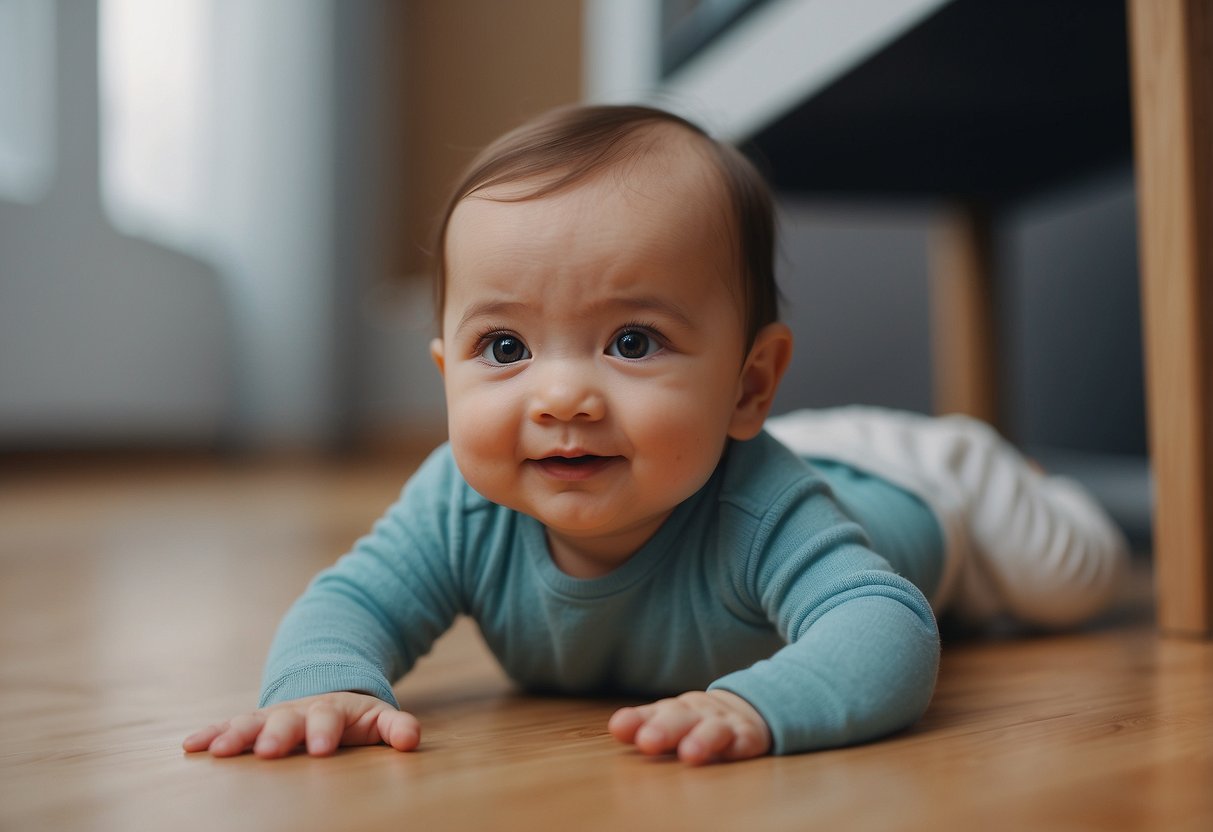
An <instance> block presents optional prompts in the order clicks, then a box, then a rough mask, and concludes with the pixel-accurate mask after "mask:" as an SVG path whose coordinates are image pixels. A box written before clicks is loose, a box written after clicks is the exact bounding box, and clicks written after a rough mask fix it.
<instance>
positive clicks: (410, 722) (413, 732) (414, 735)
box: [376, 708, 421, 751]
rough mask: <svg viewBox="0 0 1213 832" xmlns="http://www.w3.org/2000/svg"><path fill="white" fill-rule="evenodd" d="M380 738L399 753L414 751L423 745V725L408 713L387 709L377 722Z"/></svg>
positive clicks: (381, 713)
mask: <svg viewBox="0 0 1213 832" xmlns="http://www.w3.org/2000/svg"><path fill="white" fill-rule="evenodd" d="M376 727H377V728H378V729H379V737H380V739H382V740H383V742H385V743H387V744H388V745H390V746H391V747H392V748H394V749H396V750H397V751H412V750H413V749H414V748H416V747H417V746H418V745H420V744H421V723H420V722H418V721H417V718H416V717H414V716H413V715H412V714H410V713H407V712H406V711H397V710H395V709H394V708H385V709H384V710H382V711H381V712H380V713H379V718H378V720H377V721H376Z"/></svg>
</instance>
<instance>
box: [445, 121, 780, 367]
mask: <svg viewBox="0 0 1213 832" xmlns="http://www.w3.org/2000/svg"><path fill="white" fill-rule="evenodd" d="M688 153H690V154H694V155H695V156H696V157H698V161H700V162H701V163H702V166H703V169H702V175H703V176H704V181H703V183H702V184H703V185H704V192H703V194H702V198H703V199H705V200H707V201H715V202H717V206H716V209H717V210H718V211H719V212H720V214H719V224H718V225H717V226H716V230H717V231H718V232H719V233H720V235H721V237H722V239H723V241H724V242H725V243H726V244H727V245H729V246H730V260H731V265H732V266H733V271H732V276H733V277H734V279H735V280H736V281H737V282H736V290H737V292H738V303H739V309H740V310H741V311H743V313H744V315H745V322H746V335H747V346H748V345H749V344H752V343H753V339H754V336H755V335H757V334H758V331H759V330H760V329H762V328H763V327H764V326H766V325H767V324H769V323H773V322H774V321H776V320H778V317H779V308H778V305H779V291H778V289H777V287H776V285H775V267H774V249H775V223H774V212H773V208H772V201H771V193H770V190H769V188H768V186H767V183H766V180H765V179H764V178H763V176H762V174H761V173H759V172H758V170H757V169H756V168H755V167H754V165H753V164H752V163H751V162H750V160H749V159H747V158H746V157H745V156H743V155H742V154H741V153H740V152H739V151H738V150H737V149H736V148H735V147H733V146H732V145H729V144H725V143H723V142H719V141H716V140H715V139H713V138H711V137H710V136H708V135H707V133H705V132H704V131H703V130H701V129H700V128H699V127H698V126H696V125H695V124H693V123H691V122H689V121H687V120H685V119H683V118H680V117H679V116H676V115H674V114H672V113H668V112H666V111H664V110H658V109H655V108H652V107H644V106H609V105H608V106H586V107H564V108H559V109H556V110H551V111H548V112H547V113H544V114H543V115H540V116H539V117H537V118H535V119H533V120H531V121H529V122H527V123H525V124H523V125H521V126H520V127H517V128H515V129H514V130H511V131H510V132H508V133H506V134H505V135H503V136H501V137H500V138H498V139H497V140H496V141H494V142H493V143H492V144H490V145H488V146H487V147H486V148H484V150H482V151H481V152H480V153H479V154H478V155H477V156H476V158H475V159H473V160H472V162H471V164H470V165H469V166H468V168H467V170H466V171H465V172H464V175H463V178H462V179H461V180H460V181H459V183H458V185H457V186H456V187H455V188H454V190H453V191H452V193H451V196H450V199H449V200H448V202H447V205H446V211H445V213H444V215H443V217H442V221H441V224H440V226H439V231H438V235H437V237H438V240H437V245H436V246H435V256H436V269H435V283H434V296H435V304H436V307H437V310H438V319H439V321H440V322H441V320H442V316H443V312H444V307H445V302H446V282H447V256H446V247H447V228H448V227H449V225H450V221H451V215H452V214H453V213H454V211H455V208H456V207H458V205H459V203H461V202H462V201H463V200H465V199H467V198H468V197H471V196H474V195H480V196H482V197H483V196H485V195H486V192H489V191H493V192H494V196H492V197H489V198H492V199H503V198H504V199H510V200H526V199H538V198H540V197H542V196H545V195H547V194H550V193H555V192H557V191H560V190H563V189H565V188H570V187H573V186H575V185H577V184H579V183H581V182H583V181H585V180H587V179H590V178H592V177H594V176H596V175H606V174H607V172H608V171H614V172H615V173H616V174H617V175H619V176H621V177H622V176H623V175H626V174H627V173H628V172H629V169H630V168H633V167H635V168H639V167H643V166H644V165H645V163H646V162H650V163H656V164H657V165H658V166H660V162H661V157H662V156H667V157H668V155H677V154H688ZM658 175H660V171H659V172H658ZM503 186H510V187H509V188H503ZM700 207H702V206H700ZM690 219H691V216H690V211H689V210H688V220H690Z"/></svg>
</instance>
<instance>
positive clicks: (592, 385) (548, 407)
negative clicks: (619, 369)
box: [530, 362, 606, 422]
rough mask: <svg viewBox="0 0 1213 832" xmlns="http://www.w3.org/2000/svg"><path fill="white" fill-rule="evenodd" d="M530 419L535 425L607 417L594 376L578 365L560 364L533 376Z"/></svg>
mask: <svg viewBox="0 0 1213 832" xmlns="http://www.w3.org/2000/svg"><path fill="white" fill-rule="evenodd" d="M535 375H536V376H538V383H537V384H536V387H535V390H534V393H533V395H532V397H531V406H530V416H531V419H532V420H534V421H536V422H543V421H549V420H555V421H560V422H569V421H573V420H576V419H584V420H586V421H597V420H599V419H601V418H602V417H603V416H604V415H605V414H606V398H605V397H604V396H603V393H602V391H601V390H600V389H599V385H598V384H597V382H596V379H595V376H594V373H593V372H592V371H591V370H589V368H587V367H585V366H582V365H580V364H579V363H577V362H569V363H567V364H566V363H564V362H560V363H557V364H554V365H552V366H549V367H545V368H544V370H543V372H541V373H536V374H535Z"/></svg>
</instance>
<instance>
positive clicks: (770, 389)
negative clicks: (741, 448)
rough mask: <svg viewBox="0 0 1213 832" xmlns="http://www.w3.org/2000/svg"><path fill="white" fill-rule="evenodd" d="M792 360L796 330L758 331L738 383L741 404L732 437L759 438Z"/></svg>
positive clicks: (735, 411) (770, 327) (774, 328)
mask: <svg viewBox="0 0 1213 832" xmlns="http://www.w3.org/2000/svg"><path fill="white" fill-rule="evenodd" d="M791 360H792V330H790V329H788V328H787V327H786V326H785V325H784V324H781V323H773V324H767V325H766V326H764V327H763V328H762V329H761V330H759V331H758V336H757V337H756V338H755V339H754V346H752V347H750V354H749V355H747V356H746V360H745V365H744V366H743V367H742V368H741V377H740V378H739V379H738V382H737V405H736V406H735V407H734V408H733V419H732V421H731V422H730V423H729V436H731V437H733V438H734V439H753V438H754V437H755V436H757V435H758V433H759V431H761V430H762V426H763V423H765V422H766V420H767V414H768V413H770V412H771V404H772V402H774V401H775V391H777V390H778V389H779V380H780V379H782V378H783V373H784V371H785V370H787V368H788V362H789V361H791Z"/></svg>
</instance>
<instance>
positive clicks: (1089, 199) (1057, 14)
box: [0, 0, 1150, 540]
mask: <svg viewBox="0 0 1213 832" xmlns="http://www.w3.org/2000/svg"><path fill="white" fill-rule="evenodd" d="M1042 15H1048V18H1047V20H1046V18H1044V17H1042ZM1043 29H1048V30H1049V31H1050V32H1051V33H1052V35H1051V36H1052V37H1054V38H1055V39H1057V42H1058V43H1060V44H1062V45H1063V47H1064V48H1063V49H1062V50H1061V51H1062V52H1064V53H1065V55H1066V59H1065V60H1064V61H1063V60H1060V59H1058V60H1052V59H1049V58H1048V57H1044V56H1045V55H1047V54H1049V53H1045V52H1042V51H1040V50H1039V49H1037V48H1036V46H1035V45H1034V42H1033V41H1032V40H1031V38H1033V37H1035V36H1036V34H1037V33H1039V31H1041V30H1043ZM1118 39H1119V40H1118ZM941 43H947V44H957V43H959V44H960V45H961V47H963V48H961V49H959V50H955V49H952V48H951V47H949V48H947V49H944V48H939V44H941ZM1109 44H1110V46H1109ZM994 49H1001V50H1006V51H1007V53H1008V55H1011V54H1014V55H1019V56H1020V57H1025V56H1026V57H1025V60H1026V66H1020V65H1018V64H1017V65H1016V68H1015V70H1014V72H1013V73H1009V72H1006V71H1002V72H998V73H997V75H990V76H989V77H986V76H984V75H982V74H981V72H978V71H976V70H975V69H974V66H975V62H976V61H977V60H978V58H979V57H981V55H980V54H979V53H983V52H990V51H991V50H994ZM878 53H879V55H880V56H881V57H880V58H879V59H877V58H875V57H874V56H876V55H877V54H878ZM1124 53H1125V39H1124V8H1123V3H1119V2H1106V1H1105V0H1082V2H1079V0H1074V2H1071V3H1068V4H1065V8H1064V9H1059V8H1057V7H1056V4H1052V3H1045V2H1041V0H1033V1H1032V2H1027V0H1025V2H1011V1H1010V0H992V1H991V0H985V2H979V3H974V2H971V1H969V0H955V2H946V0H880V2H876V0H873V2H870V3H868V2H865V3H861V4H856V3H847V2H842V0H813V1H811V0H584V2H578V1H577V0H511V2H508V3H507V2H500V0H170V1H169V2H166V1H165V0H97V2H94V0H58V2H55V1H54V0H0V455H10V456H11V455H13V454H21V455H24V456H28V455H30V454H44V453H51V454H57V455H62V454H72V453H91V452H95V451H96V450H98V449H102V450H104V451H106V452H134V451H146V450H149V449H151V450H156V451H177V450H187V451H190V452H203V453H216V454H225V455H231V454H235V455H241V454H258V453H266V452H279V451H282V450H290V451H301V450H302V451H305V452H308V451H313V450H315V451H324V452H332V451H359V450H363V451H365V450H367V449H372V450H374V449H376V448H384V447H390V446H392V444H393V443H398V442H404V441H409V440H410V438H416V437H418V436H420V437H433V438H434V440H435V441H437V440H438V439H440V438H441V436H442V432H443V430H444V419H445V416H444V411H443V404H442V395H441V386H440V383H439V378H438V374H437V372H436V371H435V370H434V368H433V367H432V365H431V363H430V360H429V357H428V350H427V344H428V341H429V339H430V338H431V337H432V336H433V335H434V333H435V328H434V325H433V320H432V310H431V301H430V298H431V287H430V283H429V278H428V275H427V268H428V258H427V248H428V239H429V235H430V232H431V229H432V225H433V222H434V220H435V217H436V214H437V213H438V212H439V211H440V210H441V207H442V206H441V202H442V198H443V195H444V193H445V189H446V188H447V186H448V185H449V184H450V183H451V181H452V180H453V179H454V177H455V176H456V175H457V173H458V172H459V170H460V168H461V167H462V165H463V164H465V163H466V162H467V161H468V160H469V159H470V158H471V156H472V155H473V154H474V153H475V152H476V150H477V149H478V148H479V147H481V146H482V145H483V144H484V143H486V142H487V141H489V140H490V139H492V138H493V137H495V136H496V135H498V134H499V133H501V132H503V131H504V130H506V129H508V128H510V127H512V126H514V125H515V124H517V123H519V122H520V121H522V120H523V119H525V118H527V117H529V116H531V115H534V114H536V113H538V112H540V111H542V110H544V109H547V108H549V107H551V106H554V105H558V104H564V103H571V102H576V101H638V100H640V101H652V102H656V103H659V104H662V105H664V106H669V107H672V108H674V109H676V110H679V111H680V112H683V113H684V114H686V115H689V116H691V117H692V118H694V119H695V120H697V121H699V122H700V123H702V124H704V125H705V126H706V127H708V128H709V129H710V130H712V131H713V132H714V133H716V134H718V135H720V136H721V137H723V138H726V139H729V140H732V141H736V142H738V143H739V144H741V145H742V146H743V147H744V148H745V149H746V150H747V152H750V153H751V154H752V155H753V157H754V158H755V159H756V161H758V163H759V164H760V165H761V166H762V167H763V168H764V170H765V171H766V172H767V173H768V175H769V176H770V178H771V180H772V182H773V183H774V185H775V188H776V191H777V193H778V202H779V210H780V216H781V232H782V239H781V245H780V261H779V269H780V281H781V285H782V288H783V291H784V293H785V296H786V305H785V313H786V318H787V320H788V322H789V323H790V324H791V326H792V327H793V329H794V331H795V333H796V337H797V353H796V358H795V360H794V362H793V364H792V368H791V371H790V374H789V378H788V380H787V382H786V384H785V388H784V389H783V391H782V392H781V395H780V398H779V401H778V405H777V410H781V411H782V410H788V409H791V408H795V407H821V406H829V405H836V404H845V403H854V402H862V403H869V404H878V405H886V406H891V407H899V408H907V409H911V410H917V411H922V412H931V411H932V410H933V407H934V405H933V400H932V360H931V328H930V302H929V274H930V268H931V266H930V263H931V245H932V239H933V237H932V235H933V233H934V229H935V228H936V226H937V224H938V221H939V219H940V217H941V215H942V214H943V213H944V212H946V211H948V210H949V209H950V207H951V206H952V205H953V204H954V203H955V202H957V201H962V202H965V203H970V202H973V201H975V200H976V201H980V202H981V203H982V204H983V205H984V206H987V207H988V208H989V210H991V211H992V212H994V215H995V216H996V217H997V222H996V224H995V225H994V229H995V232H996V233H995V235H994V238H993V245H992V250H993V252H994V254H995V262H996V264H997V276H998V280H997V282H996V286H995V288H996V298H995V309H996V313H997V321H996V324H997V326H996V341H997V344H998V346H999V349H1000V356H1001V358H1000V370H999V378H998V386H999V389H1000V390H1001V398H1000V404H999V417H998V422H999V427H1000V428H1001V429H1002V430H1003V431H1004V432H1005V433H1007V434H1008V435H1009V436H1010V437H1011V438H1012V439H1013V440H1015V441H1016V442H1018V443H1020V444H1021V445H1023V446H1025V447H1026V448H1027V449H1028V450H1029V452H1030V453H1032V454H1034V455H1035V456H1037V457H1038V458H1040V459H1041V460H1042V462H1044V463H1045V464H1046V465H1048V466H1050V467H1053V468H1058V469H1061V470H1064V471H1067V472H1070V473H1073V474H1074V475H1075V476H1078V477H1079V478H1080V479H1083V480H1084V481H1085V482H1087V484H1088V485H1090V486H1091V487H1092V488H1093V489H1094V490H1095V491H1096V492H1097V494H1099V496H1101V498H1102V499H1103V500H1104V501H1105V503H1107V504H1108V505H1109V507H1110V508H1111V509H1112V510H1113V513H1114V514H1115V515H1116V516H1117V518H1118V519H1119V520H1120V521H1121V523H1122V524H1123V525H1124V526H1125V528H1126V529H1127V530H1129V531H1130V532H1131V533H1132V534H1133V535H1134V536H1135V537H1136V538H1137V539H1139V540H1144V539H1145V537H1146V535H1147V534H1148V530H1149V502H1150V497H1149V494H1150V486H1149V474H1148V466H1147V464H1146V458H1145V453H1146V447H1145V419H1144V394H1143V383H1142V358H1141V331H1140V324H1139V312H1140V310H1139V299H1138V288H1137V248H1136V245H1137V243H1136V240H1137V237H1136V217H1135V214H1136V202H1135V195H1134V183H1133V170H1132V161H1131V135H1130V127H1131V125H1130V119H1129V111H1128V69H1127V64H1126V60H1125V55H1124ZM999 62H1000V63H1004V64H1008V63H1010V61H1009V60H1006V61H999ZM986 71H989V72H992V73H993V72H995V70H986ZM995 91H997V93H998V95H995V94H994V92H995ZM1062 93H1066V94H1067V95H1068V96H1069V97H1067V98H1065V99H1064V100H1063V99H1062V98H1061V97H1060V96H1061V94H1062ZM974 101H979V102H981V103H980V104H974V103H973V102H974ZM1075 101H1078V102H1082V103H1081V105H1078V106H1076V105H1075V104H1074V102H1075ZM1042 102H1043V103H1042ZM878 106H879V108H880V111H881V113H882V115H881V116H880V118H879V119H878V118H877V117H876V115H874V113H875V111H876V108H877V107H878ZM1063 111H1064V112H1063ZM889 113H892V114H893V115H892V116H889V115H887V114H889ZM1029 116H1030V117H1031V118H1029ZM1063 116H1064V117H1065V119H1064V120H1063ZM881 119H884V120H881ZM1042 119H1043V121H1042ZM928 125H929V126H928ZM1029 125H1035V127H1033V128H1032V129H1029ZM986 137H994V138H992V139H990V141H989V142H986V141H985V139H986ZM878 139H879V142H878V141H877V140H878ZM1046 145H1047V146H1048V147H1050V148H1053V149H1054V150H1056V149H1057V148H1061V149H1062V150H1061V151H1057V152H1052V151H1051V152H1050V153H1049V154H1045V152H1044V151H1043V150H1042V149H1041V148H1043V147H1045V146H1046ZM951 161H956V162H957V165H958V166H957V167H947V168H946V170H945V168H944V167H943V166H944V165H945V164H947V163H949V162H951ZM854 171H859V172H858V173H855V172H854ZM949 171H950V173H949ZM977 171H980V172H981V173H980V174H979V173H977ZM1040 171H1044V172H1045V173H1047V175H1037V173H1038V172H1040ZM949 177H950V178H949ZM923 181H926V182H931V183H938V184H939V187H936V188H927V187H922V186H921V183H922V182H923Z"/></svg>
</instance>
